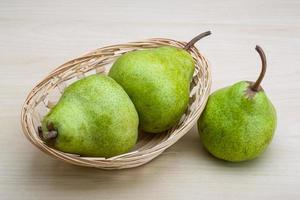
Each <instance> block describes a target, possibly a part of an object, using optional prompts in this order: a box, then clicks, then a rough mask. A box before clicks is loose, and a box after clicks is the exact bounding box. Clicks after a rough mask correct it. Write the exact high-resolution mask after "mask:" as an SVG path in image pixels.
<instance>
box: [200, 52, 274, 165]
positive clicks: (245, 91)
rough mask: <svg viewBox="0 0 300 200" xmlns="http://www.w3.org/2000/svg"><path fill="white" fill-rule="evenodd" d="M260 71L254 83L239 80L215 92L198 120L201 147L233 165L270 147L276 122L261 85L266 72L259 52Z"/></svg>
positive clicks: (264, 62) (262, 55)
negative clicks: (260, 60) (261, 64)
mask: <svg viewBox="0 0 300 200" xmlns="http://www.w3.org/2000/svg"><path fill="white" fill-rule="evenodd" d="M256 50H257V51H258V52H259V54H260V55H261V58H262V63H263V66H262V72H261V74H260V76H259V78H258V80H257V81H256V82H255V83H253V82H249V81H241V82H238V83H236V84H234V85H232V86H229V87H226V88H223V89H220V90H217V91H215V92H214V93H213V94H211V96H210V97H209V99H208V102H207V105H206V107H205V109H204V111H203V113H202V115H201V117H200V119H199V120H198V130H199V134H200V137H201V141H202V143H203V145H204V147H205V148H206V149H207V150H208V151H209V152H210V153H211V154H212V155H214V156H215V157H217V158H220V159H223V160H226V161H232V162H239V161H246V160H251V159H254V158H256V157H258V156H259V155H261V154H262V152H264V150H265V149H266V148H267V147H268V145H269V144H270V142H271V140H272V138H273V135H274V132H275V129H276V123H277V117H276V110H275V108H274V106H273V104H272V103H271V101H270V100H269V98H268V97H267V95H266V93H265V91H264V90H263V89H262V87H261V86H260V83H261V81H262V79H263V76H264V74H265V71H266V58H265V54H264V52H263V51H262V49H261V48H260V47H259V46H257V47H256Z"/></svg>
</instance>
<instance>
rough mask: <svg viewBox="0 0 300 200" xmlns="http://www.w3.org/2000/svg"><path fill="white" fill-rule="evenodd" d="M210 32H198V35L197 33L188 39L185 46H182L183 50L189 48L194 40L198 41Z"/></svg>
mask: <svg viewBox="0 0 300 200" xmlns="http://www.w3.org/2000/svg"><path fill="white" fill-rule="evenodd" d="M210 34H211V32H210V31H206V32H204V33H200V34H199V35H197V36H196V37H194V38H193V39H192V40H191V41H189V42H188V43H187V44H186V45H185V46H184V48H183V49H185V50H187V51H188V50H190V48H191V47H192V46H193V45H194V44H195V43H196V42H198V41H199V40H200V39H202V38H204V37H206V36H208V35H210Z"/></svg>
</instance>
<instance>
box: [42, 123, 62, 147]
mask: <svg viewBox="0 0 300 200" xmlns="http://www.w3.org/2000/svg"><path fill="white" fill-rule="evenodd" d="M47 129H48V132H44V131H43V130H42V127H40V126H39V127H38V132H39V136H40V138H41V139H42V140H43V141H45V142H47V141H49V140H51V139H54V138H56V137H57V134H58V133H57V131H56V130H55V129H54V126H53V124H52V123H50V124H48V125H47Z"/></svg>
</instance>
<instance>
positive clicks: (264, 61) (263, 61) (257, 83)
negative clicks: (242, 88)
mask: <svg viewBox="0 0 300 200" xmlns="http://www.w3.org/2000/svg"><path fill="white" fill-rule="evenodd" d="M255 50H256V51H257V52H258V54H259V55H260V58H261V72H260V74H259V77H258V79H257V80H256V81H255V83H254V84H253V85H252V86H251V89H252V90H253V91H256V92H257V91H258V90H259V87H260V84H261V82H262V80H263V78H264V76H265V73H266V70H267V59H266V55H265V53H264V51H263V50H262V48H261V47H260V46H258V45H256V47H255Z"/></svg>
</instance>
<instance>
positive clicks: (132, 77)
mask: <svg viewBox="0 0 300 200" xmlns="http://www.w3.org/2000/svg"><path fill="white" fill-rule="evenodd" d="M210 34H211V33H210V31H208V32H205V33H202V34H200V35H198V36H197V37H195V38H194V39H193V40H191V41H190V42H189V43H188V44H187V45H186V46H185V47H184V48H177V47H172V46H162V47H158V48H152V49H147V50H137V51H131V52H128V53H125V54H124V55H122V56H120V57H119V58H118V59H117V60H116V62H115V63H114V64H113V66H112V68H111V70H110V72H109V76H110V77H112V78H113V79H114V80H116V81H117V82H118V83H119V84H120V85H121V86H122V87H123V88H124V90H125V91H126V92H127V94H128V95H129V97H130V98H131V100H132V102H133V103H134V105H135V107H136V109H137V111H138V114H139V120H140V128H141V129H142V130H143V131H145V132H151V133H159V132H163V131H165V130H167V129H169V128H171V127H172V126H174V125H175V124H176V123H177V122H178V121H179V119H180V118H181V117H182V115H183V113H184V112H185V110H186V109H187V106H188V101H189V94H190V81H191V79H192V76H193V73H194V69H195V62H194V60H193V57H192V56H191V55H190V53H189V52H188V51H189V50H190V48H191V47H192V46H193V45H194V43H195V42H197V41H198V40H200V39H201V38H202V37H205V36H207V35H210Z"/></svg>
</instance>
